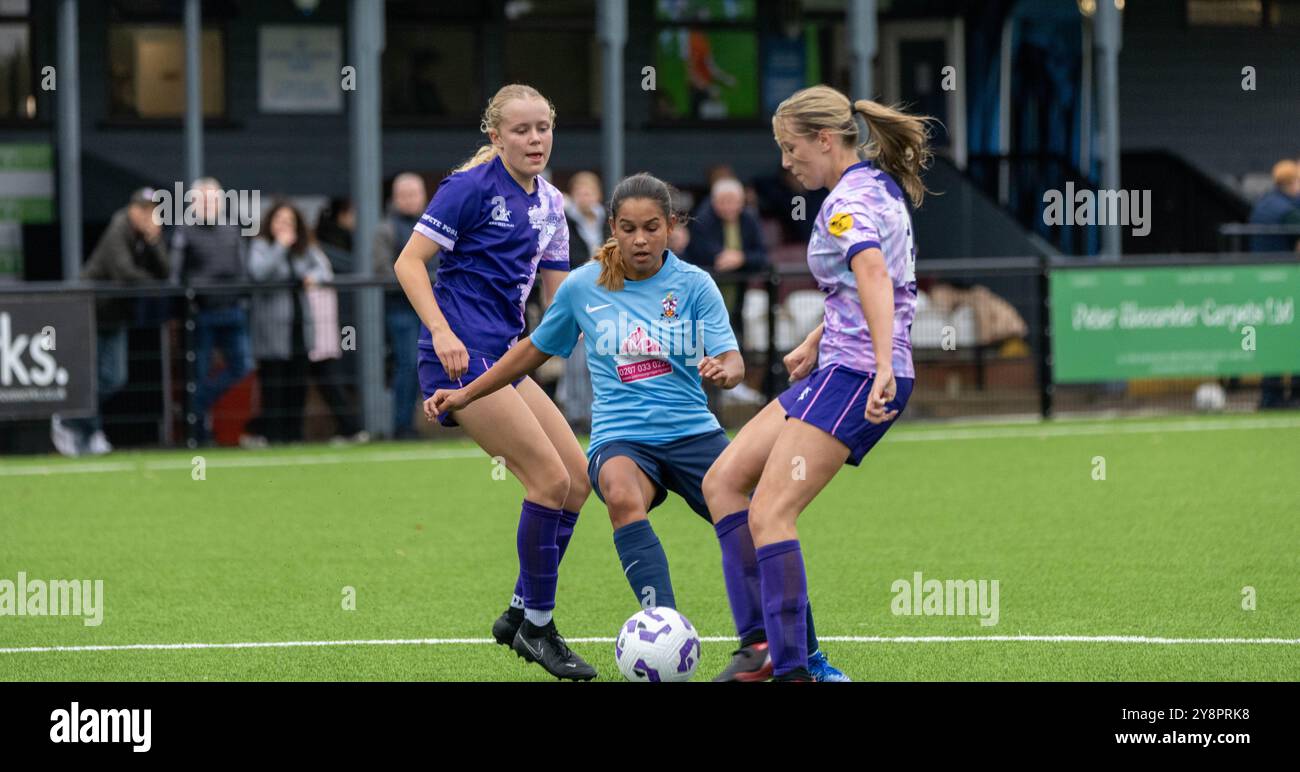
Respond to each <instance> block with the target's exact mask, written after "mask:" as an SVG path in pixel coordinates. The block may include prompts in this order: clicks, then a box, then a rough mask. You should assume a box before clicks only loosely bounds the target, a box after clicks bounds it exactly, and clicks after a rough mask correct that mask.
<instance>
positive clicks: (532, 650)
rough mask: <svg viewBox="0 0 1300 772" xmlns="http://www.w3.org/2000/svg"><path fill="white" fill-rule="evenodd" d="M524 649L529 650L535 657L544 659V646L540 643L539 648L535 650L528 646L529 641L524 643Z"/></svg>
mask: <svg viewBox="0 0 1300 772" xmlns="http://www.w3.org/2000/svg"><path fill="white" fill-rule="evenodd" d="M524 648H525V649H528V651H530V652H531V653H532V655H533V656H534V657H537V658H538V659H541V658H542V645H541V644H540V643H539V644H537V648H535V649H534V648H533V647H532V646H529V645H528V641H524Z"/></svg>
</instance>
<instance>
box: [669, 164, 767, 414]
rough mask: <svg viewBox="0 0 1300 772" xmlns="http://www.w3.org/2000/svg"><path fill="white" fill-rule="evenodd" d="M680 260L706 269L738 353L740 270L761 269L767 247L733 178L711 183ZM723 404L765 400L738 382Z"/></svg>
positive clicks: (741, 295) (742, 284)
mask: <svg viewBox="0 0 1300 772" xmlns="http://www.w3.org/2000/svg"><path fill="white" fill-rule="evenodd" d="M685 257H686V260H687V262H690V263H693V264H695V265H697V266H699V267H701V268H703V269H705V270H706V271H711V272H712V273H713V275H714V277H715V278H716V279H717V282H718V289H720V290H721V291H722V299H723V302H724V303H725V304H726V306H727V313H728V314H729V315H730V316H731V328H732V329H733V330H735V331H736V338H737V340H738V341H739V342H740V345H741V350H744V345H745V342H744V338H743V335H742V333H743V330H744V326H745V324H744V320H743V318H742V311H743V308H744V299H745V289H746V287H747V285H748V283H749V282H748V280H747V279H745V278H742V277H740V276H734V277H733V278H729V275H734V274H737V273H741V272H748V271H758V270H762V269H763V268H765V267H766V266H767V247H766V246H765V245H764V243H763V230H762V228H761V227H759V223H758V217H756V216H755V215H754V213H753V212H751V211H749V210H747V209H745V187H744V186H743V185H741V184H740V180H737V179H735V178H734V177H723V178H721V179H718V180H717V181H716V182H714V183H713V188H712V189H711V190H710V193H709V200H708V201H707V202H706V203H705V204H704V205H702V206H700V207H699V208H698V209H697V210H696V215H695V220H694V221H693V222H691V223H690V240H689V241H688V242H687V244H686V255H685ZM723 396H724V397H725V398H726V399H727V401H732V400H739V401H742V402H753V403H755V404H761V403H762V402H764V401H765V400H764V399H763V397H762V395H760V394H758V393H757V392H755V391H754V390H753V389H751V388H750V387H749V386H747V385H746V384H744V383H741V384H739V385H737V386H736V387H735V388H734V389H731V390H730V391H727V392H724V393H723Z"/></svg>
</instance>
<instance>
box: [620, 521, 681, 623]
mask: <svg viewBox="0 0 1300 772" xmlns="http://www.w3.org/2000/svg"><path fill="white" fill-rule="evenodd" d="M614 549H616V550H618V560H619V563H620V564H621V565H622V566H623V576H625V577H627V583H628V584H629V585H630V586H631V587H632V592H633V593H635V594H636V596H637V602H639V603H640V604H641V607H642V608H651V607H653V606H664V607H667V608H671V609H675V608H677V599H676V597H675V596H674V595H673V582H672V579H671V578H669V575H668V556H667V555H665V554H664V548H663V545H662V544H660V543H659V537H658V536H655V532H654V529H653V528H651V527H650V521H649V520H637V521H636V522H634V523H629V524H627V525H625V526H623V527H622V528H619V529H618V530H617V531H614Z"/></svg>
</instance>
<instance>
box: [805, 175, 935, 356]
mask: <svg viewBox="0 0 1300 772" xmlns="http://www.w3.org/2000/svg"><path fill="white" fill-rule="evenodd" d="M871 247H876V248H877V249H879V250H880V251H881V252H883V253H884V255H885V267H886V269H887V270H888V271H889V278H890V280H891V281H892V283H893V285H894V336H893V340H894V357H893V358H894V362H893V365H894V375H895V376H898V377H908V378H910V377H913V376H914V375H915V372H914V371H913V369H912V340H911V327H912V317H913V315H914V314H915V312H916V246H915V245H914V243H913V240H912V219H911V217H910V215H908V212H907V205H906V204H905V203H904V200H903V191H902V190H901V189H900V188H899V187H898V183H896V182H895V181H894V179H893V178H892V177H890V176H889V175H888V174H886V173H885V172H884V171H882V170H881V169H878V168H876V166H875V165H874V164H872V163H871V162H870V161H862V162H860V163H856V164H854V165H852V166H850V167H849V168H848V169H846V170H845V172H844V174H843V176H841V177H840V181H839V182H837V183H836V184H835V187H834V188H832V189H831V192H830V195H828V196H827V198H826V201H825V203H823V204H822V207H821V210H820V211H819V212H818V213H817V222H816V225H815V226H814V228H813V234H812V238H811V239H809V241H808V266H809V268H811V269H812V274H813V276H814V277H815V278H816V279H817V285H818V287H819V288H820V289H821V291H822V292H825V293H826V318H825V323H826V326H825V329H824V330H823V332H822V341H821V347H820V349H819V350H818V362H817V366H818V367H819V368H821V369H827V368H829V367H831V366H832V365H840V366H841V367H848V368H852V369H854V370H860V371H862V372H864V373H874V372H875V371H876V354H875V350H874V349H873V348H872V346H871V334H870V332H869V331H868V330H867V320H866V316H865V315H864V314H863V311H862V301H861V300H860V299H859V298H858V283H857V279H856V278H855V277H854V275H853V269H852V267H851V263H852V261H853V257H854V256H855V255H857V254H858V253H859V252H862V251H863V250H866V249H869V248H871Z"/></svg>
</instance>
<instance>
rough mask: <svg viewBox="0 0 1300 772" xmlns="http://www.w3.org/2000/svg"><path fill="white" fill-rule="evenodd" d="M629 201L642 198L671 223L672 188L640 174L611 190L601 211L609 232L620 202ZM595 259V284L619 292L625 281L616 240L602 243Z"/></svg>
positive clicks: (657, 179)
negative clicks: (655, 205)
mask: <svg viewBox="0 0 1300 772" xmlns="http://www.w3.org/2000/svg"><path fill="white" fill-rule="evenodd" d="M632 198H644V199H649V200H650V201H653V202H655V203H656V204H658V205H659V211H660V212H662V213H663V216H664V219H665V220H667V221H668V222H670V223H671V222H674V219H673V191H672V188H671V187H669V186H668V183H666V182H664V181H663V180H661V179H659V178H658V177H656V176H654V175H653V174H647V173H645V172H641V173H640V174H633V175H632V176H631V177H625V178H623V181H622V182H620V183H618V185H616V186H615V187H614V193H613V195H611V196H610V199H609V206H608V207H607V208H606V210H605V211H607V212H609V227H610V230H613V229H614V228H615V223H617V222H618V209H619V207H621V206H622V205H623V202H624V201H627V200H628V199H632ZM676 222H678V223H680V222H681V218H677V220H676ZM595 260H596V262H598V263H600V276H599V277H597V278H596V283H597V284H599V285H600V286H602V287H604V288H605V289H607V290H612V291H614V292H617V291H619V290H621V289H623V281H624V279H625V278H627V267H626V266H625V265H624V264H623V253H622V251H621V250H620V249H619V248H618V240H617V239H615V238H613V237H611V238H610V239H609V240H608V241H606V242H605V243H604V245H602V246H601V248H600V251H599V252H597V253H596V257H595Z"/></svg>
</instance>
